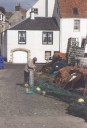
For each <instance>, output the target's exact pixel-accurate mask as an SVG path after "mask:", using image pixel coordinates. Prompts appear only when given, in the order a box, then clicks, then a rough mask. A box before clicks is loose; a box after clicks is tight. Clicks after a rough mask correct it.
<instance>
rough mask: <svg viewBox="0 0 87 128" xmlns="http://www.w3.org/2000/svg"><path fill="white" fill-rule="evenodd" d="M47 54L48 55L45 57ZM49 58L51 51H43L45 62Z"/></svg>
mask: <svg viewBox="0 0 87 128" xmlns="http://www.w3.org/2000/svg"><path fill="white" fill-rule="evenodd" d="M47 53H49V55H46V54H47ZM50 56H51V51H45V60H47V59H48V57H50Z"/></svg>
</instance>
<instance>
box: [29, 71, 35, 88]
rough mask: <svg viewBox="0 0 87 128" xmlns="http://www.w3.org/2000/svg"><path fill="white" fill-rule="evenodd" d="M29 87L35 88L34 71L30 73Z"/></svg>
mask: <svg viewBox="0 0 87 128" xmlns="http://www.w3.org/2000/svg"><path fill="white" fill-rule="evenodd" d="M29 85H30V87H31V88H33V87H34V71H33V70H32V71H30V75H29Z"/></svg>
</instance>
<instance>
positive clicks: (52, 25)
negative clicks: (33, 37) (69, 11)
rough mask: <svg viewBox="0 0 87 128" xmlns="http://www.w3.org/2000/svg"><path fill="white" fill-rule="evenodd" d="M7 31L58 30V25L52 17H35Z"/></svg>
mask: <svg viewBox="0 0 87 128" xmlns="http://www.w3.org/2000/svg"><path fill="white" fill-rule="evenodd" d="M9 30H56V31H57V30H59V26H58V23H57V21H56V19H55V18H54V17H52V18H50V17H47V18H45V17H35V19H30V18H28V19H26V20H24V21H22V22H21V23H19V24H17V25H15V26H14V27H12V28H10V29H9Z"/></svg>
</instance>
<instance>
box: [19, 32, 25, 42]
mask: <svg viewBox="0 0 87 128" xmlns="http://www.w3.org/2000/svg"><path fill="white" fill-rule="evenodd" d="M19 34H24V35H25V39H24V41H20V39H19V38H20V37H22V36H20V35H19ZM19 36H20V37H19ZM18 44H26V31H18Z"/></svg>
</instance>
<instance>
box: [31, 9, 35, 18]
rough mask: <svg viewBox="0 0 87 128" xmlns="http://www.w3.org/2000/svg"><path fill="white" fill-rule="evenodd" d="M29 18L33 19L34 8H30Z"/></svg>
mask: <svg viewBox="0 0 87 128" xmlns="http://www.w3.org/2000/svg"><path fill="white" fill-rule="evenodd" d="M30 18H31V19H32V20H34V19H35V14H34V9H32V10H31V12H30Z"/></svg>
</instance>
